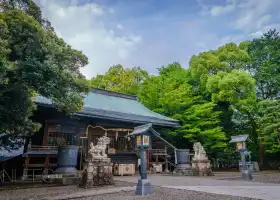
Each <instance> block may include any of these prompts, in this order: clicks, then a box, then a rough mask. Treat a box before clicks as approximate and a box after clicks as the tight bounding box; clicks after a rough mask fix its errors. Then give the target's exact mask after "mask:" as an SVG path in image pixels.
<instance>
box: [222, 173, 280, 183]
mask: <svg viewBox="0 0 280 200" xmlns="http://www.w3.org/2000/svg"><path fill="white" fill-rule="evenodd" d="M218 179H220V180H232V181H234V180H238V181H239V180H242V178H241V175H238V177H232V178H231V177H229V178H218ZM253 181H255V182H261V183H274V184H280V173H273V174H255V175H254V174H253Z"/></svg>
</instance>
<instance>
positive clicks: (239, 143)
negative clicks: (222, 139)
mask: <svg viewBox="0 0 280 200" xmlns="http://www.w3.org/2000/svg"><path fill="white" fill-rule="evenodd" d="M247 139H248V135H238V136H232V137H231V141H230V142H229V143H235V144H236V149H237V151H239V153H240V157H241V162H242V168H241V174H242V178H243V179H244V180H252V179H253V176H252V172H251V169H250V168H248V167H247V163H246V158H245V152H247V149H246V141H247Z"/></svg>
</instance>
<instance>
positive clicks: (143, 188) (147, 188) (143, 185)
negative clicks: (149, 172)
mask: <svg viewBox="0 0 280 200" xmlns="http://www.w3.org/2000/svg"><path fill="white" fill-rule="evenodd" d="M152 193H153V191H152V184H151V182H150V180H149V179H139V180H138V183H137V186H136V192H135V194H136V195H138V196H146V195H150V194H152Z"/></svg>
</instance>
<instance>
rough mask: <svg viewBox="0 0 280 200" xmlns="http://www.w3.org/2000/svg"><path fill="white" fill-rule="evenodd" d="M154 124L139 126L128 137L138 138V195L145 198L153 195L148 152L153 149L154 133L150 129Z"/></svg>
mask: <svg viewBox="0 0 280 200" xmlns="http://www.w3.org/2000/svg"><path fill="white" fill-rule="evenodd" d="M151 128H152V124H146V125H142V126H137V127H135V128H134V131H133V132H132V133H130V134H129V135H128V136H127V137H131V136H133V137H136V147H137V148H138V150H139V151H140V159H141V179H139V180H138V183H137V187H136V195H140V196H145V195H149V194H152V185H151V182H150V180H148V179H147V159H146V150H149V149H150V148H151V136H152V133H151V131H150V129H151Z"/></svg>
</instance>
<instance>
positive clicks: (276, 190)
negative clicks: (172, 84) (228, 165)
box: [0, 173, 280, 200]
mask: <svg viewBox="0 0 280 200" xmlns="http://www.w3.org/2000/svg"><path fill="white" fill-rule="evenodd" d="M239 176H240V174H239V173H216V176H214V177H189V176H185V177H179V176H172V175H163V174H161V175H160V174H154V175H149V179H150V180H151V182H152V184H153V194H152V195H150V196H146V197H140V196H135V189H136V187H135V186H136V183H137V181H138V178H139V176H124V177H114V179H115V183H116V184H115V185H110V186H105V187H97V188H88V189H84V188H79V187H77V186H76V185H71V186H55V187H54V186H52V185H49V187H46V186H42V185H41V186H40V185H38V188H33V187H28V188H24V187H23V188H21V189H15V188H10V189H9V188H7V189H5V188H1V190H0V199H1V200H2V199H3V200H14V199H16V200H21V199H24V200H31V199H34V200H39V199H42V200H43V199H44V200H62V199H76V200H140V199H141V200H160V199H163V200H165V199H166V200H205V199H207V200H260V199H264V200H277V199H280V198H279V197H280V184H273V183H260V182H258V181H260V180H261V179H263V178H264V177H265V178H266V179H267V176H269V178H268V179H267V180H269V181H271V177H274V178H276V179H273V180H272V181H275V180H276V182H277V181H278V180H279V177H280V174H279V173H278V174H269V175H265V176H264V174H262V173H259V174H255V175H254V177H258V178H255V180H254V181H250V182H247V181H240V180H238V177H239ZM277 177H278V178H277ZM221 179H223V180H221ZM224 179H228V180H224ZM232 179H233V180H232ZM264 182H265V181H264ZM278 183H279V182H278Z"/></svg>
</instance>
